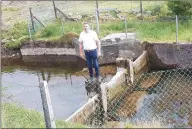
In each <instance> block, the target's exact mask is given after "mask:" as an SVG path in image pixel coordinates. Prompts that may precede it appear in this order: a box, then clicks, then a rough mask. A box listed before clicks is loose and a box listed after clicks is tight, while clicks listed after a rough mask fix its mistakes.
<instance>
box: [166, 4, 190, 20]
mask: <svg viewBox="0 0 192 129" xmlns="http://www.w3.org/2000/svg"><path fill="white" fill-rule="evenodd" d="M167 5H168V7H169V9H170V10H171V12H172V14H174V15H178V16H186V15H188V16H191V15H192V2H190V1H169V2H168V4H167Z"/></svg>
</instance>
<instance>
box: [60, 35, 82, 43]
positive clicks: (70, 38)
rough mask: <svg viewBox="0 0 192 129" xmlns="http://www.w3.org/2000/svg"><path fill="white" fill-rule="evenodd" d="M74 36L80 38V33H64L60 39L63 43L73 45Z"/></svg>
mask: <svg viewBox="0 0 192 129" xmlns="http://www.w3.org/2000/svg"><path fill="white" fill-rule="evenodd" d="M73 38H79V35H78V34H76V33H71V32H69V33H66V34H64V35H63V36H62V37H61V38H60V39H59V41H60V43H61V44H70V45H72V41H73Z"/></svg>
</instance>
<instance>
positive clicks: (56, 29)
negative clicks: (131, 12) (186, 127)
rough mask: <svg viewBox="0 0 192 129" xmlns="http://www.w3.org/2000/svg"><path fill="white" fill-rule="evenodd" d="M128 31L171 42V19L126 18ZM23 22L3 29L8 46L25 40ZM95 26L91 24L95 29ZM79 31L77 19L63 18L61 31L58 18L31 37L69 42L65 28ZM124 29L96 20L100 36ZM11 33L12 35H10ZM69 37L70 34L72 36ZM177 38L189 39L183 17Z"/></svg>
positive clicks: (190, 27) (190, 28)
mask: <svg viewBox="0 0 192 129" xmlns="http://www.w3.org/2000/svg"><path fill="white" fill-rule="evenodd" d="M127 21H128V22H127V28H128V32H135V33H137V36H138V37H137V38H138V39H139V40H141V41H148V42H175V35H176V33H175V31H176V27H175V21H174V20H171V21H155V22H154V21H149V20H147V21H139V20H127ZM23 26H26V23H24V22H21V23H18V24H17V25H16V26H14V27H15V28H14V27H13V29H11V30H9V31H8V32H6V33H4V35H3V36H4V38H8V39H9V41H8V42H7V43H6V46H7V47H8V48H17V47H19V46H20V45H21V44H22V42H23V41H24V40H28V39H29V37H28V32H27V31H28V30H27V26H26V28H24V27H23ZM95 28H96V26H95V25H93V29H94V30H95ZM18 30H19V31H18ZM81 31H82V23H81V22H65V23H64V34H63V30H62V24H61V22H58V21H56V22H54V23H51V24H48V25H47V26H46V27H44V28H42V27H41V28H39V29H38V30H37V31H36V32H35V33H34V34H33V39H35V40H48V41H58V42H63V43H66V42H67V43H69V42H71V39H72V38H71V36H69V37H70V38H67V37H68V36H66V35H67V34H68V33H69V32H70V35H71V34H73V33H74V35H75V37H78V34H79V33H80V32H81ZM117 32H125V27H124V22H123V21H113V22H109V21H108V22H105V23H101V24H100V34H99V37H100V38H103V37H105V36H106V35H108V34H112V33H117ZM11 36H12V38H10V37H11ZM72 37H73V36H72ZM178 39H179V41H180V42H192V22H191V21H185V22H183V23H182V22H179V37H178Z"/></svg>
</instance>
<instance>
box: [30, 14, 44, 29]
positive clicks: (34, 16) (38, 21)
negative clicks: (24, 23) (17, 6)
mask: <svg viewBox="0 0 192 129" xmlns="http://www.w3.org/2000/svg"><path fill="white" fill-rule="evenodd" d="M33 17H34V18H35V20H37V21H38V22H39V23H40V24H41V25H42V26H43V27H45V25H43V23H42V22H41V21H40V20H38V19H37V18H36V17H35V16H33Z"/></svg>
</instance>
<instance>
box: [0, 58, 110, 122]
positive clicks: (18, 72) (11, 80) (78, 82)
mask: <svg viewBox="0 0 192 129" xmlns="http://www.w3.org/2000/svg"><path fill="white" fill-rule="evenodd" d="M79 63H81V62H78V63H77V62H76V63H75V62H74V63H63V64H58V65H49V66H45V65H43V64H40V65H39V64H36V65H34V63H33V65H30V64H26V63H24V62H23V61H22V60H21V59H17V60H6V61H2V73H1V74H2V85H3V88H4V90H3V93H4V94H5V96H6V97H4V99H3V101H5V102H14V103H16V104H19V105H23V106H24V107H26V108H28V109H34V110H37V111H40V112H43V108H42V102H41V95H40V89H39V87H38V86H39V82H40V81H42V80H43V78H45V79H46V80H48V87H49V91H50V96H51V101H52V106H53V110H54V115H55V118H56V119H66V118H67V117H69V116H70V115H72V113H74V112H75V111H76V110H77V109H79V108H80V107H81V106H82V105H83V104H85V103H86V102H87V100H88V97H87V92H86V90H85V85H84V83H85V82H84V81H85V80H86V79H85V78H84V77H83V76H82V75H80V74H77V73H76V72H79V71H81V70H82V69H83V67H85V65H82V67H80V65H79ZM82 64H83V63H82ZM85 76H88V74H86V75H85ZM107 77H108V78H111V77H112V74H108V75H107ZM9 96H10V97H9Z"/></svg>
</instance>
